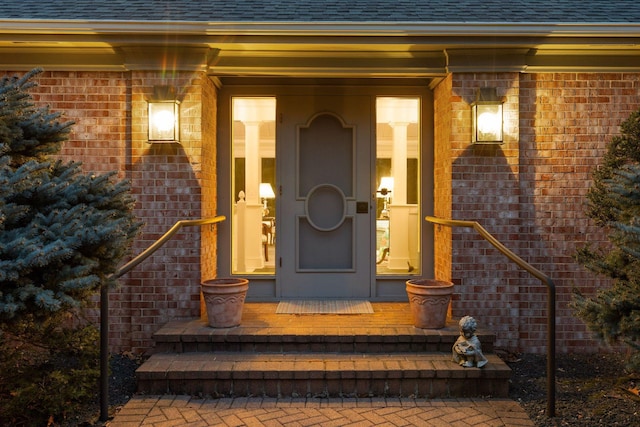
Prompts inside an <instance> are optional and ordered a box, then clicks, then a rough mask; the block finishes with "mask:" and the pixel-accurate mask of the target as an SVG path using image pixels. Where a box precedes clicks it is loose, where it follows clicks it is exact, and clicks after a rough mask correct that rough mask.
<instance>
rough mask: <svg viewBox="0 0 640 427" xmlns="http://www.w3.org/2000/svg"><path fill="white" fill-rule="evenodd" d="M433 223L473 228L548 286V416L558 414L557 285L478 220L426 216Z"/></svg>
mask: <svg viewBox="0 0 640 427" xmlns="http://www.w3.org/2000/svg"><path fill="white" fill-rule="evenodd" d="M425 220H426V221H429V222H430V223H432V224H438V225H444V226H447V227H466V228H473V229H474V230H476V231H477V232H478V234H480V236H481V237H482V238H483V239H485V240H486V241H487V242H489V243H491V245H493V247H495V248H496V249H497V250H498V251H500V253H502V254H503V255H504V256H506V257H507V258H509V259H510V260H511V261H513V262H515V263H516V264H518V265H519V266H520V267H522V268H523V269H525V270H527V271H528V272H529V273H530V274H531V275H533V276H534V277H536V278H537V279H539V280H540V281H541V282H542V283H543V284H544V285H545V286H547V416H548V417H550V418H552V417H555V416H556V287H555V285H554V284H553V281H552V280H551V278H550V277H549V276H547V275H546V274H544V273H542V272H541V271H540V270H538V269H537V268H535V267H534V266H532V265H531V264H529V263H528V262H526V261H525V260H523V259H522V258H520V257H519V256H518V255H516V254H515V253H513V252H511V251H510V250H509V249H508V248H507V247H506V246H504V245H503V244H502V243H500V242H499V241H498V239H496V238H495V237H493V235H491V233H489V232H488V231H487V230H486V229H485V228H484V227H482V225H480V223H479V222H477V221H462V220H452V219H442V218H437V217H434V216H427V217H425Z"/></svg>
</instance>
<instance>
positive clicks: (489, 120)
mask: <svg viewBox="0 0 640 427" xmlns="http://www.w3.org/2000/svg"><path fill="white" fill-rule="evenodd" d="M503 102H504V98H503V97H499V96H498V93H497V90H496V88H494V87H483V88H478V92H477V93H476V100H475V101H474V102H473V103H472V104H471V116H472V117H471V119H472V122H473V129H472V130H473V134H472V136H471V142H472V143H473V144H502V142H503V138H502V124H503V120H502V104H503Z"/></svg>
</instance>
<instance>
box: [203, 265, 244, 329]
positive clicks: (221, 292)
mask: <svg viewBox="0 0 640 427" xmlns="http://www.w3.org/2000/svg"><path fill="white" fill-rule="evenodd" d="M201 289H202V294H203V296H204V301H205V304H206V307H207V318H208V322H209V326H211V327H212V328H232V327H234V326H238V325H239V324H240V320H241V319H242V308H243V306H244V299H245V297H246V295H247V289H249V281H248V280H247V279H242V278H239V277H230V278H217V279H210V280H205V281H204V282H202V285H201Z"/></svg>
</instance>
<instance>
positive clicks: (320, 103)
mask: <svg viewBox="0 0 640 427" xmlns="http://www.w3.org/2000/svg"><path fill="white" fill-rule="evenodd" d="M371 103H372V101H371V97H369V96H279V97H278V102H277V109H278V112H277V120H278V122H277V129H278V131H277V150H278V154H277V158H278V170H279V179H278V191H279V193H280V194H279V195H278V197H279V198H280V204H279V208H278V210H279V212H278V218H279V220H278V234H277V236H278V237H277V238H278V246H279V251H278V252H279V260H278V265H277V266H276V268H277V289H278V294H279V296H280V297H281V298H368V297H370V296H371V279H372V273H373V264H372V259H374V256H373V249H372V246H371V235H372V233H371V230H372V222H371V221H372V215H373V208H374V206H373V200H372V194H373V193H372V189H371V179H370V177H371V164H372V159H371V145H372V144H371V139H372V105H371Z"/></svg>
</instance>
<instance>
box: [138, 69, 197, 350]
mask: <svg viewBox="0 0 640 427" xmlns="http://www.w3.org/2000/svg"><path fill="white" fill-rule="evenodd" d="M202 79H206V77H204V76H201V75H198V74H196V75H194V74H193V73H175V74H173V75H172V77H171V78H170V79H168V78H166V77H164V76H161V75H159V74H158V73H153V72H132V73H131V111H132V126H131V128H132V132H131V156H130V164H129V165H128V168H129V172H130V175H131V180H132V184H133V193H134V196H135V197H136V199H137V200H138V202H139V205H138V208H137V210H136V211H137V215H138V216H139V217H140V219H141V220H142V221H143V222H144V223H145V225H144V228H143V230H142V234H141V236H140V237H139V239H138V240H137V241H136V244H135V249H134V251H135V252H136V253H138V252H141V251H142V250H144V249H146V248H147V247H149V246H150V245H151V244H153V243H154V242H155V241H156V240H157V239H158V238H159V237H161V236H162V235H163V233H165V232H166V231H167V230H169V228H171V227H172V226H173V225H174V224H175V223H176V222H177V221H179V220H181V219H195V218H200V216H201V214H202V203H201V198H202V190H201V178H202V177H201V168H202V141H203V139H202V120H201V117H202V82H203V80H202ZM169 84H170V85H173V86H174V87H175V88H176V91H177V97H178V99H179V100H180V144H149V143H148V142H147V132H148V129H147V100H148V99H149V97H150V96H151V95H152V94H153V87H154V85H169ZM128 276H129V277H128V280H127V282H126V286H128V287H129V288H130V291H131V294H130V295H131V349H132V350H133V351H142V350H147V349H149V348H150V347H151V346H152V344H153V341H152V334H153V332H155V331H156V330H157V329H158V327H159V326H160V325H162V324H163V323H165V322H166V321H168V320H170V319H173V318H180V317H196V316H199V315H200V296H199V292H200V287H199V286H200V276H201V273H200V229H199V227H196V228H192V227H189V228H183V229H182V230H181V231H180V232H179V233H178V234H176V235H175V236H174V237H173V238H172V239H171V240H170V241H168V242H167V243H166V244H165V245H164V246H163V247H162V249H160V250H158V251H157V252H156V253H155V254H154V255H153V256H151V257H150V258H149V259H147V260H146V261H145V262H144V263H143V264H141V266H140V267H139V268H136V269H135V270H133V271H132V272H131V273H129V274H128Z"/></svg>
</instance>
